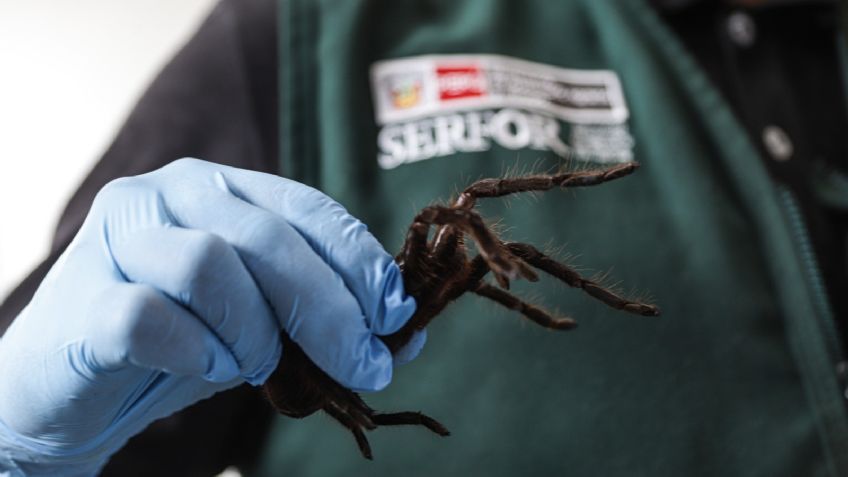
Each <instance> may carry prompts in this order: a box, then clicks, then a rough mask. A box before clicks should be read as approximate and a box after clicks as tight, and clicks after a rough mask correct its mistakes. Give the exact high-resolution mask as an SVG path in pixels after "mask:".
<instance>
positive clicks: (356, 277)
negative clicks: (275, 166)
mask: <svg viewBox="0 0 848 477" xmlns="http://www.w3.org/2000/svg"><path fill="white" fill-rule="evenodd" d="M186 162H188V164H187V166H188V167H201V168H202V167H214V168H215V169H216V170H217V171H219V174H218V175H217V176H216V178H215V180H216V181H217V183H216V186H218V187H219V188H221V189H223V190H226V191H227V192H229V193H232V194H234V195H236V196H237V197H239V198H241V199H242V200H244V201H246V202H248V203H250V204H253V205H255V206H257V207H260V208H262V209H265V210H267V211H269V212H271V213H273V214H276V215H279V216H282V217H283V218H284V219H285V220H286V221H287V222H288V223H289V224H291V226H292V227H294V229H295V230H297V231H298V232H299V233H300V234H301V235H302V236H303V237H304V239H305V240H306V242H307V243H308V244H309V246H310V247H311V248H312V249H313V250H314V251H315V253H317V254H318V255H319V256H320V257H321V258H322V259H323V260H324V261H325V262H326V263H327V264H329V265H330V267H331V268H332V269H333V270H335V272H336V273H337V274H338V275H339V276H340V277H341V278H342V280H343V281H344V283H345V285H346V286H347V287H348V289H349V290H350V291H351V293H353V295H354V296H355V297H356V299H357V301H358V302H359V305H360V306H361V307H362V311H363V313H364V315H365V319H366V320H367V323H368V326H369V327H370V328H371V330H372V331H373V332H374V333H376V334H379V335H386V334H391V333H393V332H395V331H397V330H398V329H399V328H400V327H401V326H403V324H404V323H406V321H407V320H408V319H409V318H410V317H411V316H412V314H413V313H414V312H415V300H414V299H413V298H412V297H410V296H408V295H407V294H406V292H405V290H404V286H403V277H402V276H401V273H400V269H399V268H398V266H397V264H396V263H395V261H394V259H393V258H392V256H391V255H389V254H388V253H387V252H386V250H385V249H384V248H383V246H382V245H380V243H379V242H378V241H377V239H376V238H375V237H374V236H373V235H372V234H371V233H370V232H369V231H368V228H367V227H366V226H365V224H363V223H362V222H360V221H359V220H358V219H356V218H355V217H353V216H351V215H350V214H349V213H348V212H347V211H346V210H345V209H344V207H342V206H341V205H340V204H339V203H338V202H336V201H334V200H332V199H331V198H330V197H328V196H326V195H325V194H323V193H322V192H320V191H318V190H316V189H313V188H312V187H308V186H306V185H303V184H300V183H298V182H294V181H291V180H288V179H283V178H281V177H277V176H274V175H270V174H263V173H259V172H254V171H247V170H243V169H235V168H232V167H227V166H221V165H217V164H209V163H205V162H201V161H194V162H189V161H186ZM196 175H197V174H196V173H195V176H196Z"/></svg>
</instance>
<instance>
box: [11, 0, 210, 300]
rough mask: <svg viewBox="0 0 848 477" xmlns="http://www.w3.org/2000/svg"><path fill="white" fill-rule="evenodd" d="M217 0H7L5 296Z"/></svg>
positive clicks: (40, 254) (45, 245) (43, 249)
mask: <svg viewBox="0 0 848 477" xmlns="http://www.w3.org/2000/svg"><path fill="white" fill-rule="evenodd" d="M213 3H214V0H74V1H68V0H0V300H2V297H4V296H5V295H6V294H7V293H8V292H9V291H11V288H13V287H14V286H15V284H16V283H17V282H18V281H19V280H20V279H22V278H23V277H24V276H26V274H27V273H28V271H29V270H30V269H31V268H32V267H34V266H35V265H36V264H37V263H38V262H39V261H40V260H41V259H42V258H43V257H44V255H45V254H46V253H47V250H48V247H49V241H50V236H51V234H52V230H53V228H54V227H55V224H56V221H57V220H58V217H59V214H60V213H61V210H62V207H63V206H64V203H65V202H66V201H67V200H68V198H69V197H70V195H71V193H72V192H73V191H74V189H75V188H76V186H77V185H78V184H79V182H80V181H81V180H82V179H83V177H84V176H85V174H86V172H87V171H88V170H89V169H90V168H91V167H92V165H93V164H94V162H95V161H96V160H97V158H98V156H99V155H100V154H101V153H102V152H103V151H104V150H105V148H106V147H107V146H108V145H109V143H110V141H111V139H112V137H113V135H114V134H115V133H116V132H117V128H118V127H119V126H120V125H121V123H122V121H123V119H124V117H125V116H126V115H127V114H128V112H129V109H130V108H131V107H132V105H133V103H134V102H135V101H136V99H137V98H138V96H139V95H140V94H141V93H142V92H143V90H144V88H145V87H146V85H147V84H148V82H149V81H150V80H151V79H152V77H153V76H154V75H155V74H156V72H157V71H158V70H159V68H161V66H162V65H163V64H164V63H165V62H166V61H167V60H168V59H169V57H170V56H171V55H172V54H173V52H174V51H175V50H176V49H177V48H179V46H180V45H181V44H182V43H183V42H185V41H186V40H187V39H188V38H189V37H190V35H191V34H192V32H193V31H194V30H195V29H196V28H197V26H198V24H199V23H200V22H201V21H202V19H203V17H204V16H205V15H206V14H207V13H208V11H209V9H210V8H211V7H212V6H213Z"/></svg>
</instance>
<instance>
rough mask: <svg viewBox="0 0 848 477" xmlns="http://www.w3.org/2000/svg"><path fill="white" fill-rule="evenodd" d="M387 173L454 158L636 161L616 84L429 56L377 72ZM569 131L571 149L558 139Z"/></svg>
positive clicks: (517, 63)
mask: <svg viewBox="0 0 848 477" xmlns="http://www.w3.org/2000/svg"><path fill="white" fill-rule="evenodd" d="M371 82H372V91H373V93H374V106H375V112H376V119H377V124H378V125H379V126H380V127H381V129H380V132H379V135H378V139H377V142H378V147H379V150H380V152H379V155H378V162H379V164H380V166H381V167H382V168H384V169H392V168H395V167H397V166H399V165H401V164H405V163H410V162H416V161H421V160H424V159H430V158H433V157H438V156H446V155H449V154H454V153H456V152H473V151H485V150H488V149H489V148H490V147H491V144H492V142H495V143H497V144H499V145H500V146H502V147H505V148H508V149H523V148H531V149H535V150H549V151H553V152H554V153H556V154H558V155H560V156H562V157H571V158H575V157H576V158H580V159H585V160H593V161H597V162H624V161H628V160H630V159H631V158H632V155H633V153H632V148H633V139H632V137H631V136H630V133H629V131H628V129H627V125H626V120H627V118H628V116H629V113H628V110H627V106H626V104H625V102H624V95H623V94H622V90H621V83H620V82H619V80H618V76H617V75H616V74H615V73H614V72H612V71H608V70H574V69H566V68H558V67H553V66H549V65H544V64H541V63H533V62H529V61H524V60H519V59H515V58H509V57H505V56H498V55H426V56H417V57H410V58H402V59H396V60H388V61H380V62H377V63H375V64H374V65H372V67H371ZM560 121H563V122H566V123H568V124H569V125H570V135H569V136H570V137H569V143H570V145H568V144H566V143H565V142H563V140H562V139H561V138H560V129H561V124H560Z"/></svg>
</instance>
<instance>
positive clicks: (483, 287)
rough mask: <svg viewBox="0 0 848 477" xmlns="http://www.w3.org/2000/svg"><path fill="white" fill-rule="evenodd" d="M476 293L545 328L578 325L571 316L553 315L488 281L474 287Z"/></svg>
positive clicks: (557, 328) (564, 328)
mask: <svg viewBox="0 0 848 477" xmlns="http://www.w3.org/2000/svg"><path fill="white" fill-rule="evenodd" d="M474 293H476V294H478V295H480V296H484V297H486V298H489V299H491V300H493V301H495V302H496V303H500V304H501V305H503V306H505V307H507V308H509V309H512V310H515V311H517V312H519V313H521V314H522V315H524V316H525V317H527V318H529V319H530V320H532V321H533V322H535V323H537V324H539V325H540V326H544V327H545V328H552V329H555V330H568V329H571V328H574V327H575V326H577V322H576V321H574V320H573V319H571V318H568V317H555V316H552V315H551V314H550V313H548V312H547V311H545V310H543V309H542V308H540V307H538V306H536V305H533V304H531V303H527V302H524V301H521V300H520V299H519V298H518V297H517V296H515V295H513V294H512V293H509V292H508V291H506V290H502V289H500V288H498V287H494V286H492V285H489V284H488V283H486V282H480V284H479V285H477V288H475V289H474Z"/></svg>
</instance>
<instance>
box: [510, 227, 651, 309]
mask: <svg viewBox="0 0 848 477" xmlns="http://www.w3.org/2000/svg"><path fill="white" fill-rule="evenodd" d="M504 245H506V247H507V248H508V249H509V250H510V251H511V252H512V253H514V254H515V255H517V256H519V257H521V258H522V259H523V260H524V261H526V262H527V263H529V264H530V265H532V266H534V267H536V268H537V269H539V270H542V271H543V272H545V273H548V274H549V275H552V276H554V277H556V278H558V279H560V280H561V281H563V282H565V283H566V284H567V285H568V286H571V287H574V288H580V289H582V290H583V291H585V292H586V293H587V294H589V295H590V296H591V297H593V298H596V299H598V300H600V301H601V302H603V303H604V304H606V305H608V306H610V307H612V308H615V309H617V310H624V311H627V312H630V313H635V314H637V315H642V316H659V314H660V309H659V308H658V307H657V306H655V305H649V304H646V303H639V302H636V301H631V300H628V299H626V298H623V297H621V296H620V295H618V294H616V293H614V292H613V291H612V290H609V289H607V288H604V287H603V286H601V285H600V284H599V283H597V282H595V281H592V280H589V279H586V278H583V277H582V276H581V275H580V274H579V273H577V272H576V271H575V270H574V269H572V268H570V267H568V266H566V265H565V264H563V263H560V262H558V261H556V260H554V259H552V258H551V257H549V256H547V255H545V254H543V253H542V252H540V251H539V250H537V249H536V247H534V246H532V245H530V244H526V243H518V242H509V243H506V244H504Z"/></svg>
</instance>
